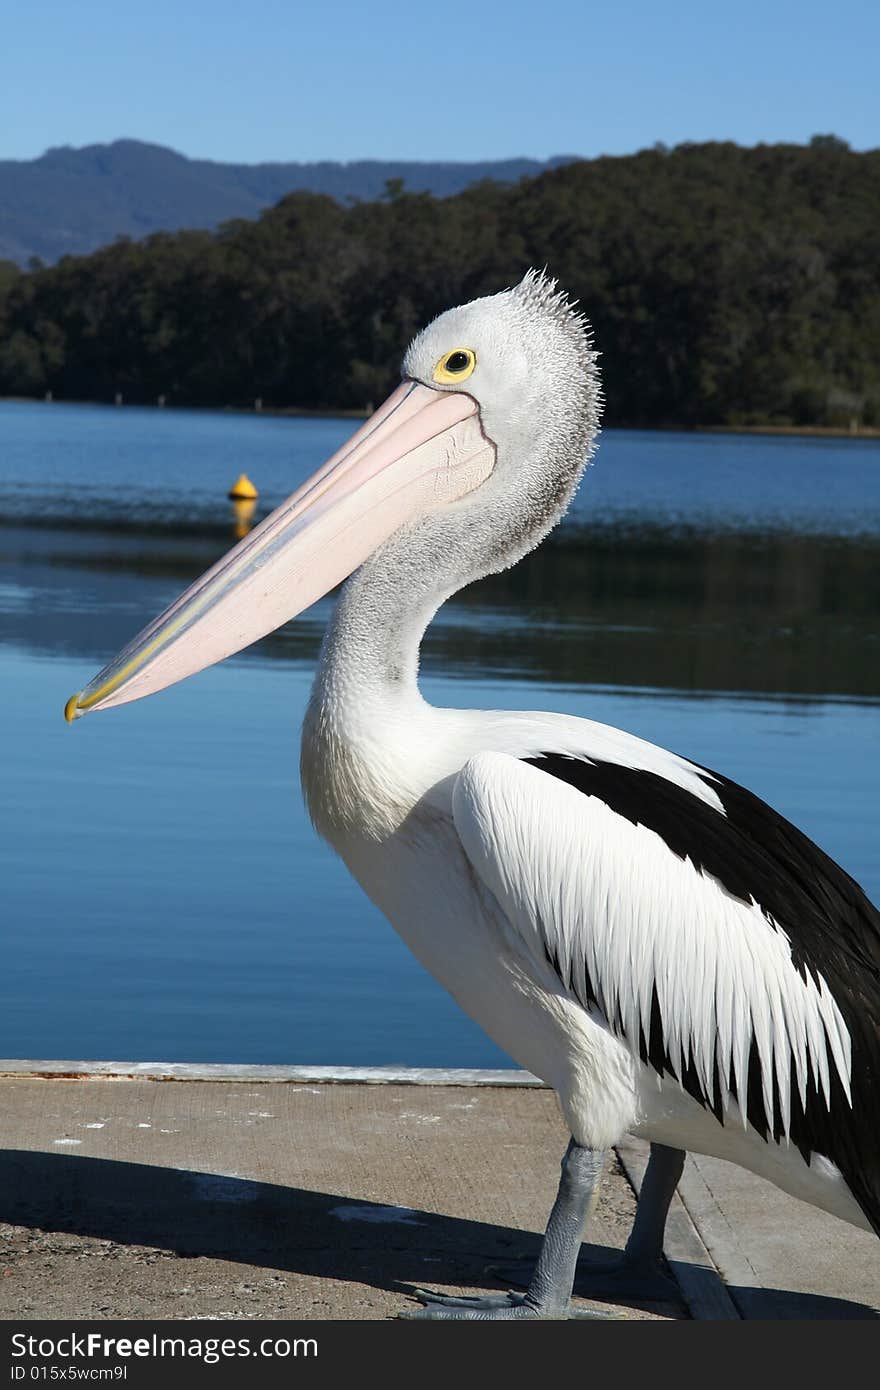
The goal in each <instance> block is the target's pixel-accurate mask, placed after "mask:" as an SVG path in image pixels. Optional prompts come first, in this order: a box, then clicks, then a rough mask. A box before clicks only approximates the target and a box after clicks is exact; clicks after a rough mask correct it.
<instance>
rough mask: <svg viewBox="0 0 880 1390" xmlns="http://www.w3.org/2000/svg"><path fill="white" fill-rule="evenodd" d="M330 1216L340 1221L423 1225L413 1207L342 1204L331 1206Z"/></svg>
mask: <svg viewBox="0 0 880 1390" xmlns="http://www.w3.org/2000/svg"><path fill="white" fill-rule="evenodd" d="M329 1214H330V1216H335V1217H336V1218H337V1220H338V1221H373V1222H377V1223H381V1224H389V1225H390V1224H392V1223H393V1224H395V1225H398V1226H421V1225H422V1222H421V1221H419V1219H418V1217H417V1216H416V1214H415V1212H414V1211H413V1209H412V1207H363V1206H354V1205H352V1206H342V1207H331V1208H330V1213H329Z"/></svg>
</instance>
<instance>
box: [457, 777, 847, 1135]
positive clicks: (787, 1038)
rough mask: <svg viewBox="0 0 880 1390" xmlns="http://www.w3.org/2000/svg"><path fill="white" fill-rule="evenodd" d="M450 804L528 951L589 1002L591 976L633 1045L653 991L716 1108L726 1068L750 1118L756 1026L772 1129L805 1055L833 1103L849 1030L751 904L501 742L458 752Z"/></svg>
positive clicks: (647, 1018)
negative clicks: (832, 1073)
mask: <svg viewBox="0 0 880 1390" xmlns="http://www.w3.org/2000/svg"><path fill="white" fill-rule="evenodd" d="M453 814H454V817H455V826H456V830H457V832H458V834H459V836H460V838H461V842H462V845H463V847H464V850H465V853H466V854H467V856H468V858H469V860H470V862H471V864H472V866H473V868H474V870H475V871H476V873H477V874H478V876H479V877H480V878H481V879H482V881H483V882H484V883H485V885H486V886H487V887H488V888H489V889H490V891H491V892H492V893H493V894H494V895H495V897H496V898H497V900H498V902H499V903H500V904H501V906H502V908H503V910H504V912H505V914H506V916H507V918H508V919H509V921H510V924H511V926H512V927H513V929H514V930H515V931H516V933H517V934H518V935H519V937H520V938H521V939H522V941H523V942H524V943H525V944H526V946H527V947H528V949H529V951H530V952H531V954H532V955H533V957H534V959H535V960H536V962H542V963H545V962H546V960H547V958H548V956H549V957H550V958H551V959H554V960H556V961H558V964H559V971H560V974H561V976H562V979H563V983H566V982H570V984H569V986H568V987H569V988H570V990H571V993H572V994H573V995H574V996H575V997H576V998H577V999H578V1000H579V1001H580V1002H581V1003H582V1004H584V1005H585V1006H586V1005H587V1004H588V1001H589V993H590V991H591V990H592V993H593V994H594V996H595V998H596V1000H597V1001H598V1003H599V1007H600V1008H601V1009H602V1011H603V1013H604V1014H605V1017H606V1019H607V1022H608V1024H609V1027H611V1028H612V1029H613V1031H614V1032H615V1033H617V1034H618V1035H619V1036H621V1037H622V1038H623V1040H624V1041H625V1042H626V1043H627V1045H628V1046H629V1047H630V1048H631V1049H632V1050H633V1052H634V1053H636V1055H638V1053H639V1048H640V1041H641V1039H640V1033H641V1034H642V1035H644V1038H645V1039H646V1040H647V1039H648V1038H649V1031H650V1024H651V1003H652V997H653V995H654V993H655V992H656V997H657V1001H658V1005H659V1011H660V1018H661V1022H662V1028H663V1041H664V1045H665V1049H666V1052H667V1055H668V1056H669V1058H670V1059H671V1061H672V1065H673V1067H674V1069H675V1074H676V1076H677V1077H678V1078H681V1076H682V1074H683V1072H684V1070H685V1068H686V1067H687V1066H688V1065H692V1066H693V1067H694V1069H695V1070H696V1073H697V1075H698V1078H699V1084H700V1088H701V1091H702V1094H703V1096H704V1097H705V1098H706V1099H707V1100H708V1101H709V1102H710V1103H712V1104H715V1103H716V1102H717V1101H720V1103H721V1105H722V1107H723V1108H724V1109H727V1108H728V1107H729V1105H730V1103H731V1097H730V1089H729V1087H730V1078H731V1077H732V1078H733V1084H734V1086H735V1088H736V1093H737V1096H738V1099H739V1106H740V1110H741V1112H742V1115H743V1122H744V1123H745V1122H746V1111H747V1104H746V1087H747V1085H748V1068H749V1053H750V1049H751V1045H752V1041H753V1040H754V1043H755V1046H756V1048H757V1053H758V1059H759V1062H760V1070H761V1087H762V1099H763V1105H764V1110H765V1114H766V1115H767V1119H768V1124H769V1125H770V1126H771V1127H772V1124H773V1094H774V1079H775V1083H776V1088H777V1095H778V1097H779V1102H780V1112H781V1119H782V1124H783V1128H784V1131H785V1133H786V1134H787V1133H788V1128H789V1124H790V1118H791V1095H790V1090H791V1077H792V1069H793V1070H794V1075H795V1077H796V1080H797V1086H798V1091H799V1093H800V1096H801V1098H802V1099H803V1098H804V1097H805V1096H806V1090H807V1084H808V1075H809V1069H812V1075H813V1077H814V1079H815V1082H816V1084H817V1086H820V1087H821V1089H822V1092H823V1093H824V1096H825V1099H826V1103H828V1102H829V1099H830V1084H829V1069H830V1068H831V1067H834V1068H835V1069H836V1071H837V1073H838V1075H839V1077H840V1080H841V1083H842V1085H843V1088H844V1091H845V1093H846V1094H847V1096H848V1097H849V1095H850V1062H851V1058H850V1038H849V1033H848V1031H847V1028H846V1025H845V1023H844V1021H843V1019H842V1017H841V1015H840V1011H839V1010H838V1008H837V1005H836V1004H835V1002H834V999H833V997H832V995H831V992H830V990H829V989H828V987H827V985H826V983H825V981H824V980H823V979H822V978H821V977H819V979H818V981H816V980H814V979H813V978H812V977H809V978H806V979H805V978H804V976H803V975H802V974H801V973H800V972H799V971H798V970H797V969H796V968H795V966H794V965H793V963H792V958H791V946H790V942H789V939H788V937H787V936H786V934H785V932H784V931H782V930H781V928H780V927H778V926H777V925H776V924H775V923H773V922H771V921H770V920H769V919H768V918H767V917H766V916H765V914H764V913H763V911H762V910H761V908H760V907H759V906H758V904H757V903H754V902H752V903H745V902H743V901H742V900H741V899H739V898H736V897H734V896H732V895H731V894H730V893H729V892H728V891H727V890H726V889H725V888H724V887H723V886H722V885H721V884H720V883H719V882H718V881H717V880H716V879H714V878H711V877H709V876H708V875H705V874H703V873H701V872H700V871H699V870H698V869H697V868H695V866H694V865H693V864H692V863H691V862H690V860H687V859H685V860H682V859H680V858H678V857H677V856H676V855H675V854H674V853H673V852H672V851H671V850H670V849H669V848H668V846H667V845H666V843H665V841H664V840H663V839H662V838H661V836H659V835H658V834H656V833H655V832H654V831H652V830H649V829H648V828H647V827H645V826H643V825H633V824H632V823H631V822H630V821H628V820H626V819H625V818H624V817H622V816H620V815H618V814H617V813H616V812H614V811H613V810H611V809H610V807H609V806H607V805H606V804H605V803H604V802H603V801H601V800H600V799H599V798H597V797H591V796H585V795H584V794H583V793H582V792H581V791H579V790H577V789H576V788H574V787H572V786H569V785H568V784H567V783H565V782H561V781H559V780H558V779H557V778H554V777H552V776H549V775H548V774H547V773H545V772H542V771H541V770H540V769H538V768H535V767H532V766H530V765H529V764H527V763H524V762H522V761H520V760H519V759H517V758H515V757H511V756H508V755H507V754H504V753H480V754H478V755H477V756H476V757H473V758H471V759H470V760H469V761H468V762H467V763H466V764H465V766H464V768H463V769H462V771H461V773H460V774H459V776H458V778H457V780H456V784H455V788H454V794H453ZM716 1065H717V1071H716ZM719 1079H720V1096H718V1097H716V1095H715V1089H716V1081H718V1080H719ZM752 1099H754V1098H752Z"/></svg>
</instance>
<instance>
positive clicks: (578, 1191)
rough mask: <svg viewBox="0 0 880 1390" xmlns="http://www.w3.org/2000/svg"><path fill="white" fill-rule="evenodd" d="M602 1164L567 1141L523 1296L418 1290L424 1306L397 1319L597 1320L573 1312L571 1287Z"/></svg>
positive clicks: (593, 1152) (597, 1154)
mask: <svg viewBox="0 0 880 1390" xmlns="http://www.w3.org/2000/svg"><path fill="white" fill-rule="evenodd" d="M604 1163H605V1154H604V1151H602V1150H598V1149H585V1148H582V1147H581V1145H580V1144H576V1143H575V1142H574V1140H573V1139H572V1141H571V1143H570V1144H569V1146H568V1148H567V1150H566V1153H565V1157H564V1158H563V1160H562V1176H561V1177H560V1180H559V1191H558V1192H557V1194H556V1201H555V1202H554V1203H553V1210H552V1211H551V1213H550V1220H549V1222H548V1223H547V1230H546V1233H545V1235H544V1241H543V1244H542V1246H541V1253H540V1255H539V1256H538V1263H537V1264H536V1266H535V1272H534V1274H533V1276H532V1279H531V1282H530V1283H529V1287H528V1289H527V1290H526V1292H525V1293H524V1294H516V1293H508V1294H489V1295H487V1296H485V1297H480V1298H457V1297H453V1296H450V1295H447V1294H435V1293H430V1292H429V1291H427V1290H424V1289H419V1290H417V1291H416V1297H417V1298H418V1299H420V1301H421V1302H422V1304H423V1306H422V1307H421V1308H418V1309H414V1310H413V1311H412V1312H406V1313H403V1314H401V1316H402V1317H409V1318H432V1319H441V1318H442V1319H455V1320H458V1321H461V1320H468V1321H480V1322H483V1321H488V1320H493V1321H494V1320H495V1319H498V1320H499V1321H502V1320H503V1321H512V1320H516V1321H519V1320H521V1319H524V1318H528V1319H533V1318H543V1319H548V1320H559V1319H565V1318H570V1317H601V1316H602V1315H601V1314H597V1313H581V1312H572V1310H571V1286H572V1281H573V1279H574V1269H575V1263H576V1261H577V1257H578V1251H579V1250H580V1244H581V1236H582V1234H583V1228H584V1223H585V1221H586V1219H587V1216H588V1214H589V1212H590V1210H591V1208H592V1205H593V1200H594V1198H595V1196H596V1194H597V1192H598V1184H599V1180H600V1178H601V1176H602V1168H603V1166H604Z"/></svg>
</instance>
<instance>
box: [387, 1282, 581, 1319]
mask: <svg viewBox="0 0 880 1390" xmlns="http://www.w3.org/2000/svg"><path fill="white" fill-rule="evenodd" d="M414 1293H415V1297H416V1298H418V1299H419V1301H420V1302H421V1303H422V1304H423V1306H422V1307H421V1308H413V1309H412V1310H409V1309H407V1310H406V1311H404V1312H402V1313H398V1315H397V1316H398V1317H400V1318H410V1319H422V1320H423V1319H431V1320H432V1321H438V1320H442V1319H445V1320H447V1321H456V1322H462V1321H469V1322H489V1321H508V1322H509V1321H514V1320H515V1321H521V1320H523V1319H530V1320H541V1319H543V1320H545V1321H552V1322H559V1321H563V1320H566V1319H568V1318H599V1319H601V1318H602V1316H603V1315H602V1314H601V1313H593V1312H590V1311H589V1310H588V1309H581V1308H577V1309H573V1308H571V1307H568V1308H561V1309H560V1308H550V1307H544V1308H542V1307H541V1306H540V1305H539V1304H537V1303H535V1302H533V1301H532V1300H531V1299H529V1298H528V1297H527V1295H526V1294H518V1293H505V1294H485V1295H482V1296H480V1297H476V1298H459V1297H456V1296H454V1295H452V1294H442V1293H432V1292H431V1291H430V1290H429V1289H415V1290H414Z"/></svg>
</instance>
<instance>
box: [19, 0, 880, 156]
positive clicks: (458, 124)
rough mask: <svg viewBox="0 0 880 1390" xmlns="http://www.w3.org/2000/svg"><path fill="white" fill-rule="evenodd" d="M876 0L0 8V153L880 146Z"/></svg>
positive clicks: (455, 0) (99, 0)
mask: <svg viewBox="0 0 880 1390" xmlns="http://www.w3.org/2000/svg"><path fill="white" fill-rule="evenodd" d="M878 53H880V3H878V0H837V2H836V3H835V4H833V5H829V4H827V3H824V4H820V3H817V0H801V2H800V3H789V2H788V0H765V3H756V2H755V0H737V3H735V4H734V3H730V2H729V0H728V2H727V3H719V0H699V3H697V0H680V2H679V3H676V0H668V3H665V4H664V3H661V0H654V3H646V2H645V0H631V3H626V0H617V3H615V0H605V2H604V3H602V4H599V3H594V0H579V3H578V0H533V2H532V3H531V4H526V3H522V0H506V3H502V0H485V3H481V2H480V0H473V2H472V3H468V0H428V3H426V2H425V0H410V2H409V3H402V2H401V0H361V2H360V3H352V2H351V0H335V2H334V0H326V2H325V3H321V0H306V3H303V0H245V3H242V0H212V3H206V0H148V3H143V2H141V3H137V0H112V3H111V0H78V3H72V0H63V3H59V2H58V0H44V3H38V4H35V5H29V6H25V5H23V4H19V5H16V7H15V10H14V11H13V9H12V6H11V5H10V6H9V7H8V8H6V11H5V14H4V18H3V49H2V52H0V158H19V159H21V158H33V157H34V156H35V155H38V154H41V153H42V152H43V150H45V149H46V148H47V147H48V146H51V145H63V144H70V145H84V144H91V143H94V142H97V141H106V140H112V139H116V138H118V137H120V136H130V137H134V138H137V139H142V140H151V141H155V142H156V143H159V144H165V145H171V146H173V147H174V148H176V149H179V150H181V151H182V152H183V153H185V154H189V155H198V156H203V157H207V158H214V159H224V160H236V161H247V162H255V161H258V160H288V159H289V160H294V159H296V160H313V159H356V158H364V157H370V156H372V157H377V158H393V157H396V158H402V159H442V158H447V159H477V158H485V157H490V158H500V157H503V156H507V155H519V154H527V155H533V156H536V157H541V158H543V157H546V156H547V155H550V154H561V153H577V154H583V155H595V154H601V153H609V154H623V153H626V152H628V151H630V150H635V149H640V148H643V147H644V146H646V145H651V144H653V143H654V142H655V141H656V140H663V141H665V142H666V143H667V144H677V143H678V142H679V141H682V140H708V139H734V140H737V141H739V142H740V143H743V144H754V143H756V142H757V141H760V140H766V141H778V140H794V141H803V140H806V139H809V137H810V136H811V135H812V134H814V133H816V132H829V131H831V132H834V133H835V134H837V135H840V136H842V137H843V138H844V139H846V140H848V141H849V142H850V143H851V144H852V145H853V146H854V147H856V148H859V149H865V148H870V147H874V146H877V145H878V144H880V97H878V86H880V81H878Z"/></svg>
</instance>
